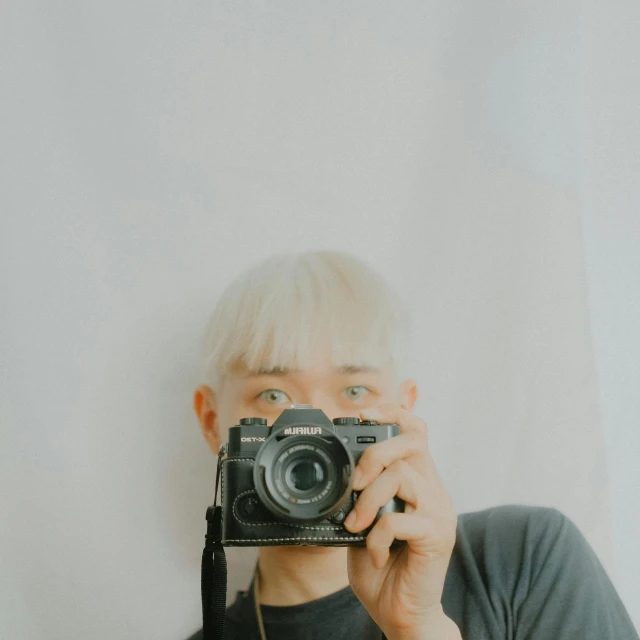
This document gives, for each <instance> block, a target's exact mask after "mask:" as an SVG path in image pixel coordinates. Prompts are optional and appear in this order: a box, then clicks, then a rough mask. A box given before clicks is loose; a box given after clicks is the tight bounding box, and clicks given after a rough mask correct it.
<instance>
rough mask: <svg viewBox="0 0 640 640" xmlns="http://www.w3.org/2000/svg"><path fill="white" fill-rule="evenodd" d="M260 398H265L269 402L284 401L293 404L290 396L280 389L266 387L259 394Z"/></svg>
mask: <svg viewBox="0 0 640 640" xmlns="http://www.w3.org/2000/svg"><path fill="white" fill-rule="evenodd" d="M258 398H259V399H260V400H264V401H265V402H266V403H267V404H282V403H283V402H288V404H291V400H290V399H289V396H288V395H287V394H286V393H285V392H284V391H280V390H279V389H266V390H265V391H263V392H262V393H261V394H259V395H258Z"/></svg>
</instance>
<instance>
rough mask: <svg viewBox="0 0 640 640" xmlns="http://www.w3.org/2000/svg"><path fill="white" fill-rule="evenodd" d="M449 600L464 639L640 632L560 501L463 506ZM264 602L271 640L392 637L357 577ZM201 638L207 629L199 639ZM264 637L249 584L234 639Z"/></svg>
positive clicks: (617, 636)
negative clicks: (553, 505) (313, 596)
mask: <svg viewBox="0 0 640 640" xmlns="http://www.w3.org/2000/svg"><path fill="white" fill-rule="evenodd" d="M442 606H443V608H444V611H445V613H446V614H447V615H448V616H449V617H450V618H451V619H452V620H453V621H454V622H455V623H456V624H457V625H458V628H459V629H460V631H461V633H462V637H463V639H464V640H483V639H487V640H489V639H491V640H496V639H498V638H509V639H513V640H525V639H527V640H528V639H534V638H535V639H540V640H568V639H569V638H571V639H572V640H573V639H575V640H639V639H638V634H637V633H636V631H635V630H634V628H633V625H632V623H631V620H630V619H629V616H628V614H627V612H626V611H625V608H624V606H623V604H622V602H621V601H620V598H619V597H618V595H617V593H616V591H615V589H614V588H613V585H612V584H611V581H610V580H609V578H608V577H607V574H606V573H605V571H604V569H603V567H602V565H601V564H600V562H599V561H598V559H597V557H596V555H595V554H594V552H593V550H592V549H591V547H590V546H589V545H588V543H587V541H586V540H585V539H584V537H583V535H582V534H581V533H580V531H579V530H578V529H577V527H576V526H575V525H574V524H573V523H572V522H571V521H570V520H569V519H568V518H566V517H565V516H564V515H562V513H560V512H559V511H556V510H555V509H546V508H539V507H523V506H515V505H514V506H503V507H496V508H492V509H486V510H484V511H478V512H475V513H467V514H463V515H461V516H459V517H458V530H457V537H456V545H455V548H454V551H453V554H452V556H451V562H450V564H449V569H448V572H447V578H446V581H445V585H444V593H443V597H442ZM261 611H262V618H263V621H264V625H265V632H266V635H267V639H268V640H380V639H382V638H384V636H383V635H382V633H381V632H380V630H379V629H378V627H377V626H376V624H375V623H374V622H373V621H372V620H371V617H370V616H369V614H368V613H367V611H366V609H365V608H364V607H363V606H362V605H361V604H360V601H359V600H358V599H357V598H356V596H355V595H354V593H353V591H352V590H351V588H350V587H346V588H344V589H341V590H340V591H337V592H336V593H332V594H330V595H328V596H326V597H324V598H319V599H318V600H313V601H312V602H305V603H304V604H299V605H294V606H287V607H276V606H267V605H263V606H262V608H261ZM201 639H202V632H201V631H199V632H197V633H196V634H195V635H193V636H192V637H191V638H190V639H189V640H201ZM254 639H255V640H260V635H259V632H258V626H257V621H256V615H255V609H254V602H253V596H252V591H251V589H249V590H248V591H247V592H242V591H239V592H238V595H237V598H236V601H235V602H234V603H233V604H232V605H231V606H230V607H228V608H227V618H226V626H225V640H254Z"/></svg>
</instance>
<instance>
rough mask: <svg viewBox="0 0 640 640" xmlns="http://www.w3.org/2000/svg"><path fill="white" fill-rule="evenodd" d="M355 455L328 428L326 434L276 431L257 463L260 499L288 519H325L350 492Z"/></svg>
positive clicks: (291, 520)
mask: <svg viewBox="0 0 640 640" xmlns="http://www.w3.org/2000/svg"><path fill="white" fill-rule="evenodd" d="M352 465H353V459H352V456H351V453H350V452H349V451H348V449H346V447H345V446H344V444H343V443H342V442H341V441H340V439H339V438H338V437H337V436H336V435H335V434H334V433H333V432H332V431H330V430H324V431H323V433H322V435H318V436H315V435H287V436H284V435H283V433H282V432H276V433H274V434H272V435H271V436H270V437H269V438H267V441H266V442H265V443H264V445H262V447H261V448H260V451H258V454H257V456H256V461H255V465H254V469H253V471H254V484H255V487H256V492H257V493H258V496H259V498H260V500H261V501H262V503H263V504H264V505H265V506H266V507H267V508H268V509H269V510H270V511H272V512H273V514H274V515H276V516H278V517H279V518H281V519H283V520H287V521H289V522H301V521H307V522H308V521H314V520H321V519H323V518H325V517H326V516H328V515H331V514H333V513H335V512H336V511H338V509H340V507H341V506H342V505H343V504H345V502H346V501H347V500H348V498H349V496H350V495H351V469H352Z"/></svg>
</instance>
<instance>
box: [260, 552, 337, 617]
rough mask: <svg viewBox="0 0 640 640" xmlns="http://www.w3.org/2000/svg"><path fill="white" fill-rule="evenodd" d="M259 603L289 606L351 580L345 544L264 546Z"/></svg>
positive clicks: (320, 595) (261, 553) (335, 588)
mask: <svg viewBox="0 0 640 640" xmlns="http://www.w3.org/2000/svg"><path fill="white" fill-rule="evenodd" d="M258 569H259V571H260V580H259V592H258V600H259V602H260V604H266V605H275V606H281V607H282V606H290V605H295V604H303V603H304V602H310V601H311V600H317V599H318V598H322V597H324V596H328V595H329V594H331V593H335V592H336V591H339V590H340V589H343V588H344V587H346V586H347V585H348V584H349V577H348V575H347V549H346V548H345V547H293V546H292V547H262V548H261V549H260V552H259V557H258Z"/></svg>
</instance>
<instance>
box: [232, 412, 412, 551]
mask: <svg viewBox="0 0 640 640" xmlns="http://www.w3.org/2000/svg"><path fill="white" fill-rule="evenodd" d="M399 434H400V428H399V427H398V426H397V425H395V424H378V423H376V422H374V421H361V420H359V419H358V418H353V417H344V418H336V419H335V420H333V421H331V420H330V419H329V418H328V417H327V415H326V414H325V413H324V412H323V411H321V410H320V409H314V408H313V407H312V406H311V405H292V407H291V408H290V409H285V410H284V411H283V412H282V413H281V414H280V416H279V417H278V418H277V419H276V420H275V422H274V423H273V425H272V426H271V427H269V426H267V423H266V420H265V419H264V418H242V419H241V420H240V424H238V425H236V426H233V427H231V428H230V429H229V441H228V443H227V445H226V446H225V445H223V447H224V448H223V450H222V451H221V456H222V457H221V477H222V492H221V496H222V544H223V545H225V546H248V547H263V546H272V545H316V546H364V545H365V544H366V535H367V533H368V532H369V531H370V529H371V528H372V527H373V526H374V525H375V522H376V521H377V520H378V518H379V517H380V516H381V515H382V514H383V513H386V512H402V511H404V502H403V501H402V500H400V499H399V498H397V497H395V498H393V499H392V500H390V501H389V502H388V503H387V504H386V505H385V506H384V507H382V508H381V509H380V511H379V512H378V516H377V517H376V520H375V521H374V523H373V524H372V525H371V526H370V527H369V528H368V529H365V530H364V531H361V532H358V533H351V532H349V531H347V529H345V528H344V525H343V522H344V520H345V518H346V517H347V515H348V513H349V512H350V511H351V509H352V508H353V506H354V504H355V501H356V500H357V497H358V495H359V492H355V491H353V490H352V473H353V469H354V467H355V465H356V464H357V463H358V460H359V459H360V457H361V456H362V454H363V452H364V451H365V450H366V449H367V447H369V446H371V445H372V444H375V443H376V442H381V441H383V440H388V439H389V438H392V437H394V436H397V435H399Z"/></svg>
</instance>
